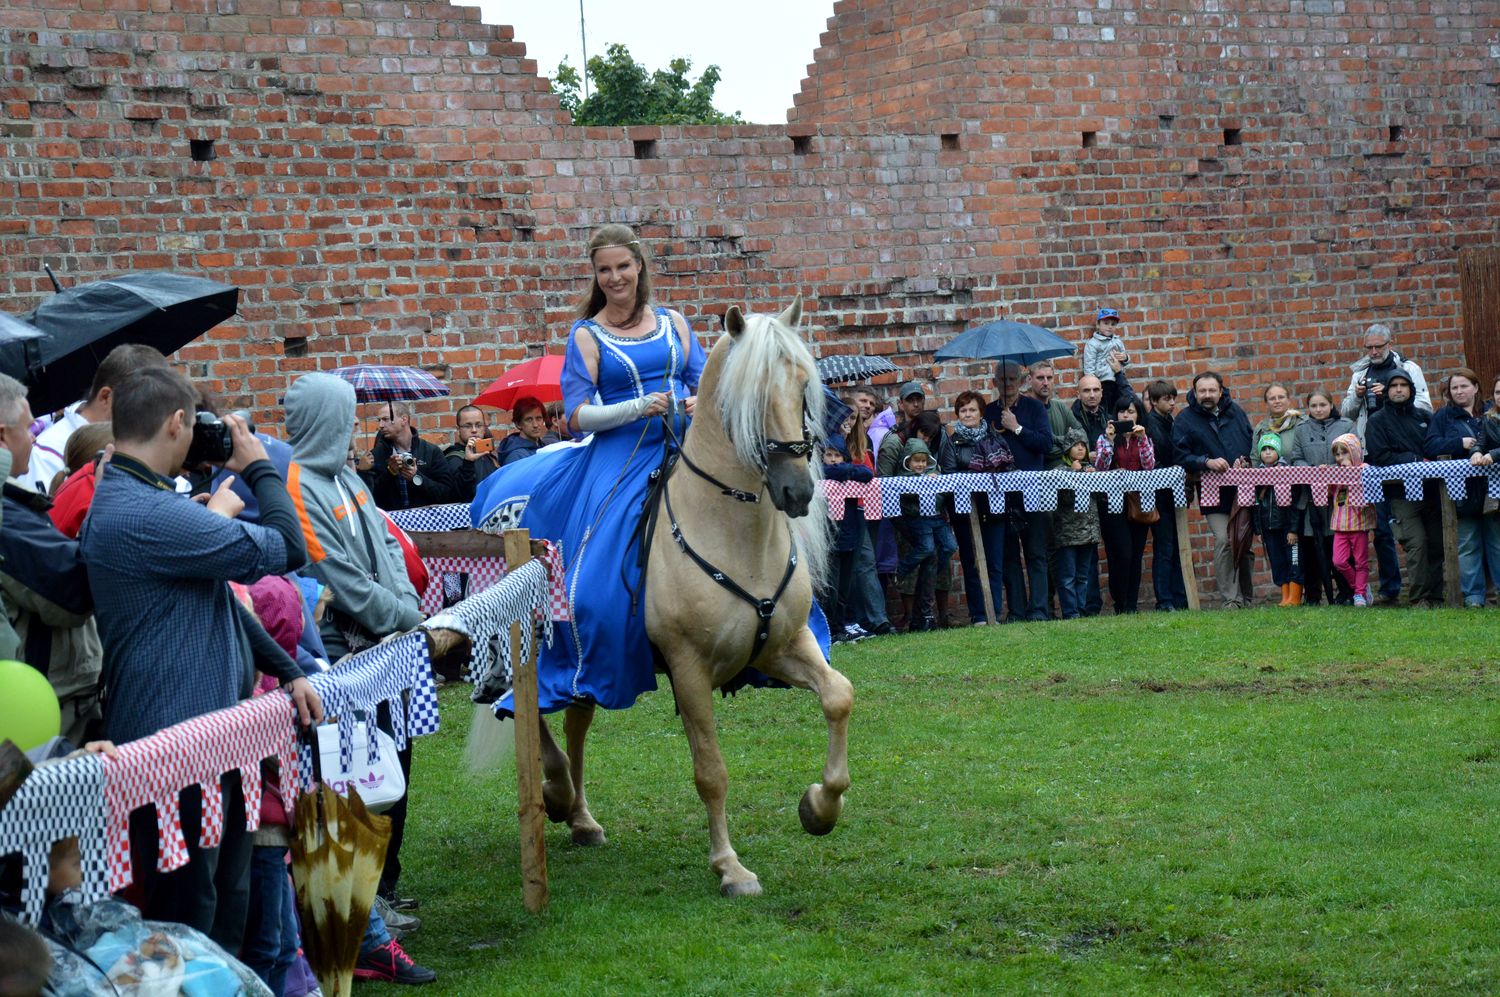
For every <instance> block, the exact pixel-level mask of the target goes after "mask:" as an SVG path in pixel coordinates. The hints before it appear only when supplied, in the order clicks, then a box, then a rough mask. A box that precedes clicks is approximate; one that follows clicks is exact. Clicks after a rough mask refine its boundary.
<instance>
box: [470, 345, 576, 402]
mask: <svg viewBox="0 0 1500 997" xmlns="http://www.w3.org/2000/svg"><path fill="white" fill-rule="evenodd" d="M562 371H563V358H562V357H560V356H557V355H556V354H548V355H547V356H542V357H537V358H536V359H535V360H527V361H526V362H525V363H521V364H516V366H514V367H512V368H511V369H510V370H508V371H506V372H505V373H504V374H503V375H501V377H500V378H499V380H497V381H495V383H493V384H491V385H490V386H489V387H488V388H485V389H484V390H483V391H481V392H480V393H479V397H478V398H476V399H474V404H475V405H484V406H487V407H489V408H514V407H515V404H516V402H518V401H520V400H521V399H522V398H535V399H536V400H537V401H539V402H541V403H542V404H544V405H545V404H546V403H547V402H560V401H562Z"/></svg>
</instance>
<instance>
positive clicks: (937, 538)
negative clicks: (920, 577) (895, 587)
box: [896, 516, 958, 575]
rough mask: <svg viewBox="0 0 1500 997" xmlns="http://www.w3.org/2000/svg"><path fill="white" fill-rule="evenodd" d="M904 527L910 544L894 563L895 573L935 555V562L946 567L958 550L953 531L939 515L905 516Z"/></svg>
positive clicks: (908, 570) (915, 565) (905, 571)
mask: <svg viewBox="0 0 1500 997" xmlns="http://www.w3.org/2000/svg"><path fill="white" fill-rule="evenodd" d="M906 529H907V532H908V534H909V536H910V538H911V546H909V547H908V548H907V549H906V554H905V556H903V557H902V558H901V560H900V561H899V562H897V564H896V574H898V575H905V574H908V573H909V572H911V571H912V570H914V569H915V568H916V567H917V565H919V564H921V563H922V562H923V561H925V560H927V559H928V558H931V557H933V556H934V555H936V563H937V564H940V565H943V566H944V568H946V567H947V564H948V561H949V560H950V559H951V558H952V557H953V554H954V552H955V551H957V550H958V541H957V540H955V539H953V531H952V530H950V529H949V528H948V524H947V523H946V522H944V521H943V519H942V517H941V516H907V517H906Z"/></svg>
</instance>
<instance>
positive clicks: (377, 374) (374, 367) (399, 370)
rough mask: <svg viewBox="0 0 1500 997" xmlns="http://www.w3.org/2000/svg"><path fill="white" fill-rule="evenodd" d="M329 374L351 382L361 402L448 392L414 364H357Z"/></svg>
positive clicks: (446, 388) (401, 399)
mask: <svg viewBox="0 0 1500 997" xmlns="http://www.w3.org/2000/svg"><path fill="white" fill-rule="evenodd" d="M329 373H330V374H332V375H334V376H335V377H342V378H343V379H344V380H346V381H348V382H349V383H350V384H352V385H354V398H355V400H356V401H361V402H404V401H412V400H414V399H417V398H441V397H442V396H444V395H446V394H448V386H447V385H446V384H444V383H443V382H442V381H439V380H438V379H437V378H435V377H433V376H432V375H431V374H429V373H427V372H426V371H425V370H419V369H418V368H416V367H382V366H380V365H379V364H371V363H361V364H355V365H354V366H353V367H340V368H339V369H338V370H332V371H329Z"/></svg>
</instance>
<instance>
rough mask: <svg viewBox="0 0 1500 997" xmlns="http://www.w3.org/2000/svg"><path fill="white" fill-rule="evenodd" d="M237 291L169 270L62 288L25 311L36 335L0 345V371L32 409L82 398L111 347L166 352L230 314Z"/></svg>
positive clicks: (45, 408)
mask: <svg viewBox="0 0 1500 997" xmlns="http://www.w3.org/2000/svg"><path fill="white" fill-rule="evenodd" d="M239 294H240V292H239V289H238V288H236V287H231V286H229V285H228V284H219V283H217V282H215V281H211V280H205V279H203V278H202V277H188V276H185V275H182V274H174V273H134V274H126V275H124V276H123V277H116V278H114V279H113V280H100V281H94V282H93V283H90V284H80V285H78V286H76V287H70V288H67V289H66V290H63V291H59V292H58V293H56V294H54V295H52V297H50V298H48V299H47V300H46V301H44V302H42V304H41V307H39V308H37V310H36V311H34V312H32V313H31V314H30V315H28V316H26V321H28V322H30V323H31V324H32V325H34V326H36V328H38V329H40V330H41V331H42V333H43V336H42V338H39V339H33V340H29V341H27V342H23V343H17V342H8V343H3V344H0V370H3V371H5V372H6V373H8V374H10V375H12V376H13V377H16V378H19V379H21V380H23V381H25V382H26V385H27V388H28V389H29V390H28V392H27V393H28V396H29V398H30V400H31V406H32V409H33V410H34V411H37V412H49V411H52V410H54V409H59V408H62V407H63V406H65V405H67V404H69V403H71V402H74V401H77V400H78V399H80V398H82V397H83V395H84V392H86V391H87V390H88V387H89V384H90V382H92V381H93V379H94V371H95V370H96V369H97V368H98V366H99V363H100V362H101V361H102V360H103V359H104V357H105V355H106V354H108V353H109V351H110V350H112V349H114V348H115V347H116V346H120V345H122V344H125V343H141V344H144V345H146V346H154V347H156V348H157V349H158V350H160V351H161V352H162V353H173V352H175V351H176V350H178V349H180V348H181V347H183V346H185V345H187V344H188V343H191V342H192V341H193V340H194V339H197V338H198V337H199V336H201V335H202V334H203V333H205V332H207V331H208V330H209V329H212V328H213V327H214V326H216V325H218V324H219V323H220V322H223V321H224V320H225V319H227V318H229V317H230V316H231V315H233V314H234V313H235V309H236V307H237V306H238V302H239Z"/></svg>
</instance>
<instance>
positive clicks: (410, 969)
mask: <svg viewBox="0 0 1500 997" xmlns="http://www.w3.org/2000/svg"><path fill="white" fill-rule="evenodd" d="M354 978H355V979H356V980H374V981H377V982H380V983H410V984H422V983H432V982H434V981H435V980H436V979H437V974H436V973H434V972H433V971H432V970H430V969H428V968H427V967H426V966H418V965H417V964H416V963H415V962H413V961H412V958H411V956H409V955H407V954H406V950H405V949H403V948H402V947H401V943H400V942H398V941H396V940H395V939H394V938H392V939H391V940H390V941H388V942H386V943H385V944H384V945H382V946H380V948H378V949H374V950H372V951H370V952H362V953H360V956H359V960H358V961H357V962H355V964H354Z"/></svg>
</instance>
